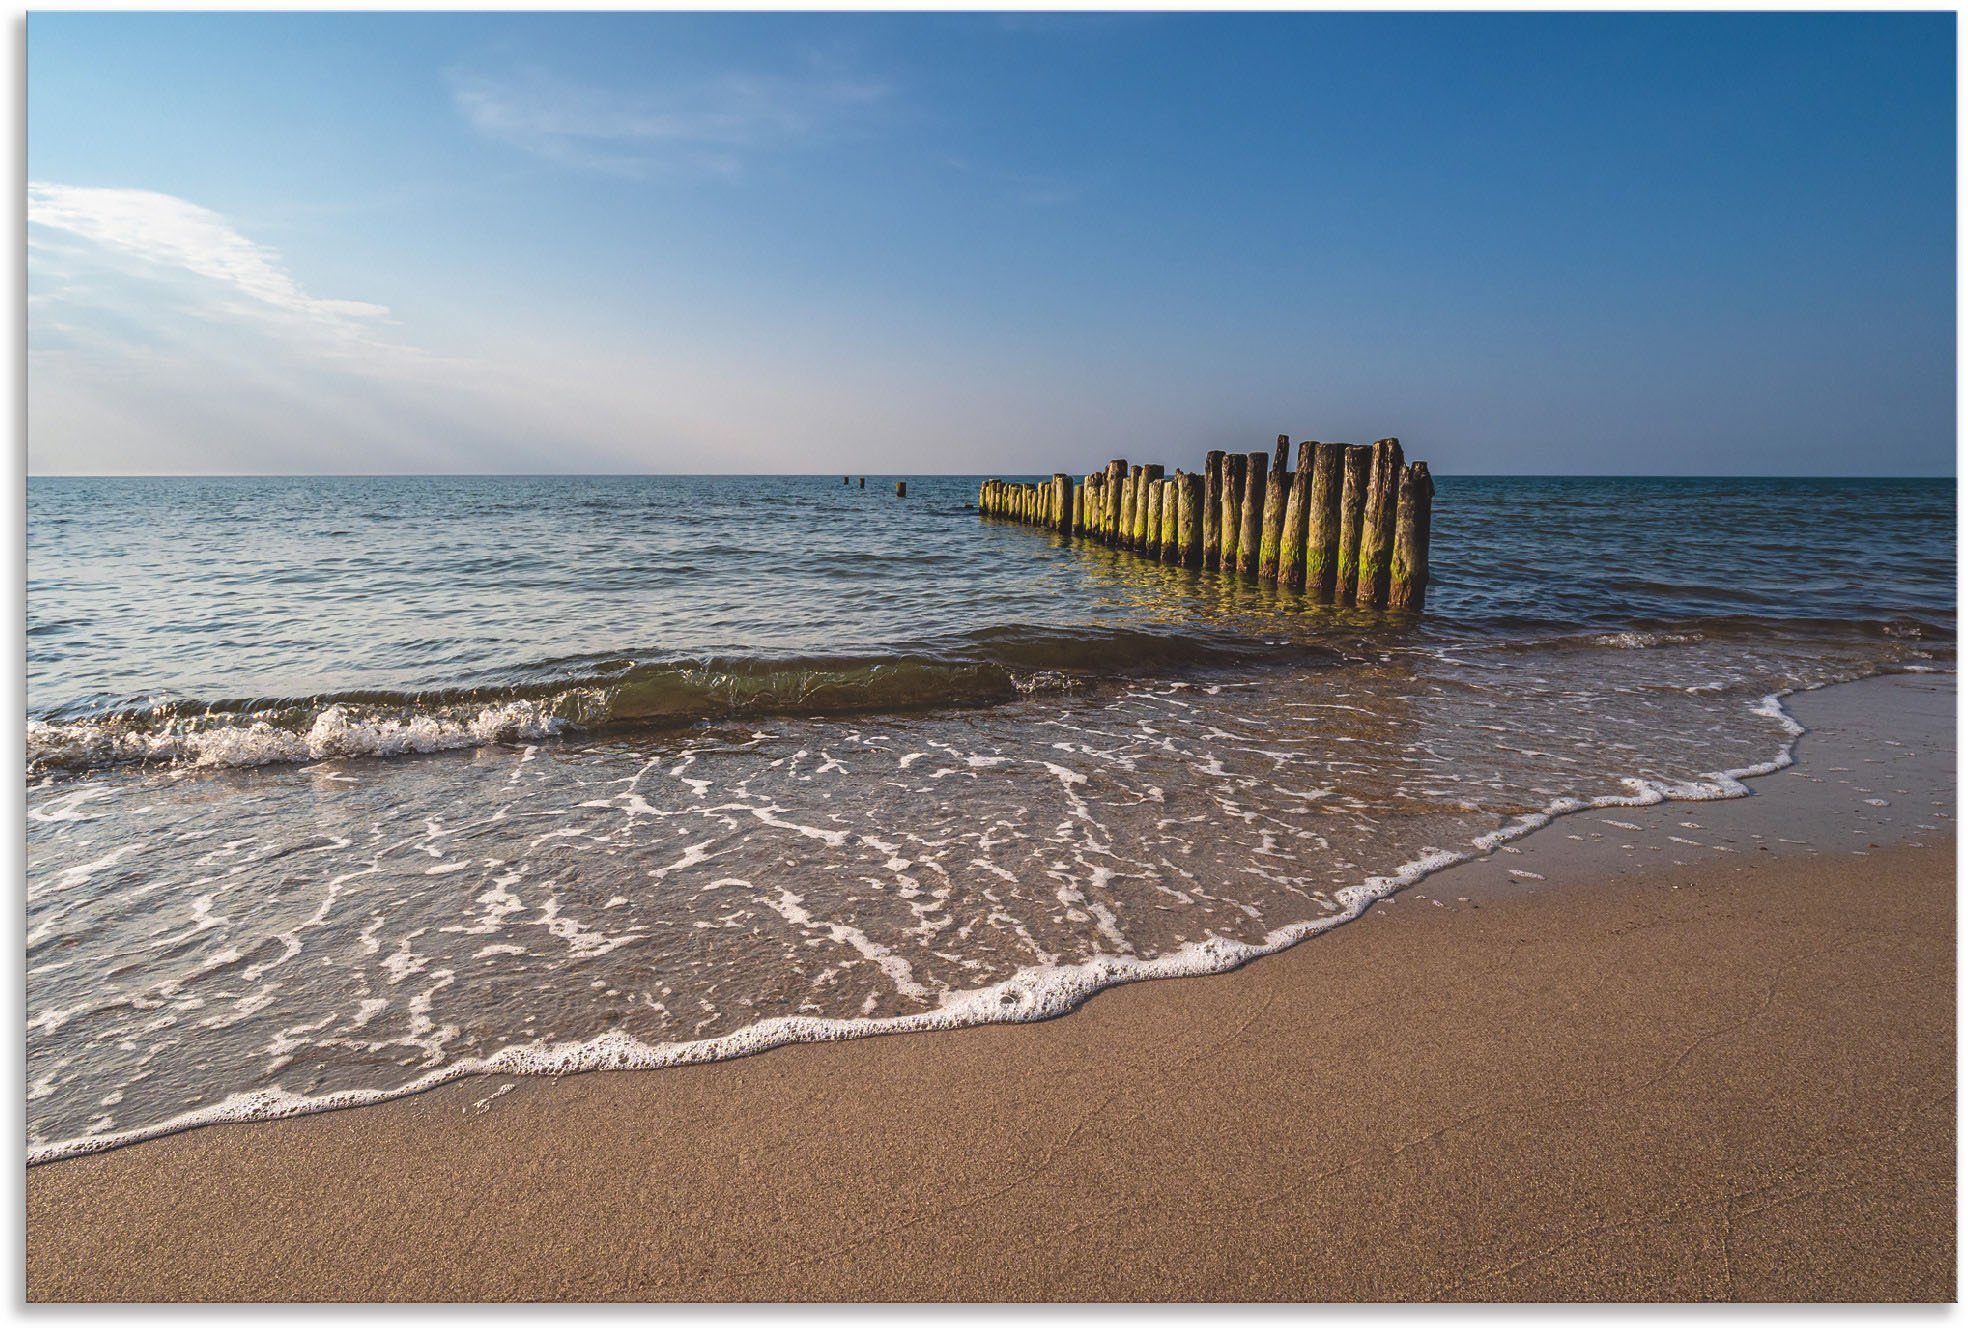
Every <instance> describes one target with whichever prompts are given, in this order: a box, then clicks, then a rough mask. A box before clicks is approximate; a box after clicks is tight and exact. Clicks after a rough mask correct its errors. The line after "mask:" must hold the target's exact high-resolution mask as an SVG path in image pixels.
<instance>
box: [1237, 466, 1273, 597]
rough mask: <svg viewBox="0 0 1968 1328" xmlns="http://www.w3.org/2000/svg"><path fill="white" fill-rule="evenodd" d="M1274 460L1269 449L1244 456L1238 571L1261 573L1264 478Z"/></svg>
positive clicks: (1238, 518) (1249, 573) (1239, 519)
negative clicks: (1260, 554)
mask: <svg viewBox="0 0 1968 1328" xmlns="http://www.w3.org/2000/svg"><path fill="white" fill-rule="evenodd" d="M1270 460H1271V456H1270V454H1269V453H1268V452H1252V453H1250V454H1249V455H1248V456H1246V457H1245V458H1244V493H1243V498H1242V500H1241V501H1240V502H1239V503H1238V505H1237V571H1238V573H1239V574H1240V575H1242V576H1246V577H1254V576H1256V575H1257V558H1258V544H1259V541H1260V540H1261V538H1262V536H1263V531H1264V478H1265V475H1266V473H1267V467H1268V464H1269V462H1270Z"/></svg>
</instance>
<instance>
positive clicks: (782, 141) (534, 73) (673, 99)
mask: <svg viewBox="0 0 1968 1328" xmlns="http://www.w3.org/2000/svg"><path fill="white" fill-rule="evenodd" d="M446 77H447V78H448V80H449V82H450V85H451V99H452V102H453V104H454V105H455V106H456V107H457V109H458V112H459V114H461V115H462V116H463V117H464V118H465V121H466V123H468V124H470V125H471V126H472V128H474V129H476V130H477V131H478V132H479V133H481V134H484V135H486V136H487V137H488V138H493V139H497V140H499V141H500V142H503V143H508V144H510V145H512V146H514V147H517V148H522V149H524V150H526V151H528V152H532V153H534V154H536V155H538V156H541V157H545V158H547V159H548V160H551V161H556V162H560V163H562V164H563V165H569V166H577V167H581V168H584V169H588V170H597V171H606V172H610V173H613V174H618V175H626V176H639V175H643V174H645V173H647V172H648V171H649V170H651V169H652V168H655V167H661V166H672V167H685V168H692V169H697V170H702V171H706V172H709V173H712V174H717V175H724V176H731V175H735V174H737V173H739V171H740V170H741V169H742V168H743V165H744V162H745V160H746V158H748V157H749V156H751V155H753V154H756V153H761V152H769V151H778V150H784V149H787V148H791V147H795V146H799V145H802V144H810V143H812V142H815V141H818V140H821V139H824V138H826V137H827V136H829V135H831V134H833V133H835V132H838V131H840V130H842V129H844V128H845V127H847V125H848V124H849V123H850V122H851V121H852V120H853V119H854V117H856V116H857V115H858V114H860V113H861V112H863V111H865V110H866V109H867V108H869V107H871V106H873V105H875V104H876V103H878V102H881V101H883V100H884V99H886V98H887V97H888V96H889V88H888V87H887V86H886V85H885V84H883V83H880V82H877V81H875V80H872V79H868V78H863V77H857V76H853V75H850V74H846V73H843V72H840V71H838V70H832V69H828V68H825V67H821V66H816V67H815V68H814V69H812V70H811V71H810V72H808V73H806V74H802V75H790V76H789V75H774V74H727V75H725V76H723V77H720V78H716V79H711V80H708V81H704V82H699V83H695V84H691V85H687V86H676V87H669V88H664V89H661V90H658V91H650V92H638V93H622V92H614V91H609V90H605V89H600V88H592V87H584V86H581V85H579V84H575V83H570V82H567V81H565V80H563V79H560V78H557V77H555V76H554V75H552V74H550V73H547V72H546V71H544V70H540V69H526V70H521V71H518V72H516V73H513V74H506V75H492V74H486V73H482V72H474V71H470V70H463V69H453V70H450V71H448V72H447V75H446Z"/></svg>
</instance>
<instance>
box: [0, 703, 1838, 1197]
mask: <svg viewBox="0 0 1968 1328" xmlns="http://www.w3.org/2000/svg"><path fill="white" fill-rule="evenodd" d="M1790 694H1791V691H1790V689H1786V690H1784V691H1780V692H1773V693H1770V694H1769V695H1766V696H1764V697H1763V698H1762V699H1761V700H1760V701H1758V702H1757V703H1756V705H1755V706H1754V707H1753V709H1754V711H1755V713H1757V714H1760V715H1763V716H1764V717H1766V718H1769V719H1772V720H1775V721H1777V722H1778V723H1779V724H1780V725H1781V726H1782V729H1783V732H1784V738H1783V741H1782V743H1781V745H1780V746H1779V748H1778V750H1777V752H1776V754H1775V755H1774V756H1773V757H1771V758H1770V759H1769V760H1767V761H1762V762H1758V763H1756V764H1754V765H1749V766H1741V767H1738V768H1735V769H1732V770H1722V771H1716V772H1713V773H1711V774H1706V775H1702V776H1699V777H1698V778H1697V779H1695V780H1690V781H1676V782H1667V781H1661V780H1654V779H1646V778H1639V777H1629V778H1626V779H1623V780H1622V781H1621V783H1622V784H1623V785H1624V786H1625V788H1626V790H1627V791H1626V792H1625V793H1615V794H1607V795H1604V796H1601V797H1597V798H1579V797H1560V798H1556V799H1553V800H1552V801H1551V802H1549V803H1547V804H1546V805H1545V806H1544V807H1542V808H1540V809H1539V810H1537V811H1533V812H1529V813H1526V814H1524V815H1521V816H1518V817H1516V818H1515V819H1513V820H1512V821H1511V822H1510V823H1509V824H1507V825H1505V826H1502V827H1501V828H1499V829H1497V830H1493V831H1490V832H1488V833H1486V834H1483V835H1479V836H1477V837H1476V838H1475V839H1473V840H1471V841H1470V844H1469V847H1468V848H1467V849H1464V850H1462V851H1459V852H1458V851H1450V850H1446V849H1438V850H1432V851H1430V852H1427V853H1424V854H1423V855H1422V856H1421V857H1418V858H1415V859H1414V860H1412V861H1410V862H1407V863H1403V864H1402V865H1401V866H1400V867H1398V868H1397V869H1395V870H1394V871H1393V872H1391V873H1389V874H1388V875H1385V876H1369V877H1368V878H1366V879H1365V880H1364V881H1362V882H1360V883H1359V884H1357V885H1351V886H1346V887H1343V888H1341V889H1339V890H1337V891H1334V892H1333V895H1332V898H1333V899H1334V900H1335V901H1336V902H1337V903H1338V904H1339V905H1340V908H1339V910H1338V911H1337V912H1334V913H1331V914H1327V915H1324V916H1321V917H1319V918H1315V919H1311V920H1309V921H1305V922H1296V923H1291V924H1288V925H1286V926H1283V927H1279V928H1276V929H1274V930H1273V931H1271V932H1270V933H1268V934H1267V935H1266V936H1265V937H1264V938H1263V939H1262V940H1260V941H1255V942H1245V941H1234V940H1229V939H1227V938H1224V937H1220V936H1215V935H1212V936H1209V937H1207V938H1205V939H1203V940H1201V941H1192V942H1189V943H1187V944H1185V945H1183V946H1181V947H1180V948H1178V949H1176V950H1173V951H1170V952H1169V953H1167V954H1164V955H1158V956H1156V957H1155V958H1153V959H1140V958H1135V957H1132V956H1123V955H1101V956H1098V957H1096V958H1093V959H1090V960H1087V961H1085V962H1082V963H1076V964H1063V965H1050V966H1041V965H1034V966H1030V967H1026V968H1023V969H1020V970H1019V971H1018V972H1017V973H1015V974H1014V975H1012V976H1011V977H1009V978H1007V979H1005V980H1004V981H1002V982H998V983H994V984H993V985H991V986H988V987H980V988H975V989H972V990H970V991H965V992H958V993H953V994H952V995H951V996H950V997H949V998H947V999H946V1000H945V1001H944V1002H943V1004H941V1005H940V1006H938V1007H937V1008H936V1009H934V1010H928V1011H923V1012H921V1013H918V1014H907V1015H891V1016H886V1017H869V1018H861V1019H853V1018H828V1017H820V1016H809V1015H785V1016H777V1017H774V1018H770V1019H763V1020H760V1021H759V1022H758V1023H755V1024H751V1025H748V1026H746V1027H744V1028H740V1029H736V1030H734V1031H732V1032H730V1033H726V1034H723V1035H722V1036H719V1037H713V1038H699V1039H694V1040H689V1041H680V1042H664V1043H650V1042H645V1041H643V1040H642V1039H639V1038H636V1037H634V1036H632V1035H630V1034H628V1033H625V1032H622V1031H620V1030H611V1031H609V1032H606V1033H603V1034H600V1035H599V1036H597V1037H593V1038H588V1039H585V1040H580V1041H566V1042H538V1043H528V1044H521V1045H515V1046H508V1047H503V1048H501V1049H499V1050H498V1051H496V1052H493V1053H492V1054H490V1055H487V1056H479V1057H470V1058H467V1059H463V1060H458V1061H454V1062H452V1063H451V1064H449V1065H445V1066H441V1067H439V1068H437V1069H434V1070H431V1071H430V1072H428V1073H427V1074H424V1075H421V1076H419V1077H418V1078H416V1079H413V1080H411V1081H409V1082H408V1083H406V1084H402V1085H400V1086H398V1087H395V1088H366V1089H350V1090H345V1091H341V1092H335V1093H324V1094H317V1095H308V1094H303V1093H294V1092H291V1091H289V1090H287V1089H284V1088H280V1087H277V1086H276V1087H273V1088H267V1089H257V1090H254V1091H251V1092H245V1093H235V1094H232V1095H231V1096H229V1097H227V1098H225V1099H224V1100H222V1101H220V1102H217V1103H215V1104H213V1105H211V1106H207V1107H201V1108H198V1109H195V1110H193V1111H188V1112H183V1113H180V1114H179V1115H176V1116H172V1117H169V1118H168V1119H165V1120H161V1121H156V1122H153V1123H151V1124H148V1125H141V1126H134V1127H132V1128H130V1129H127V1130H117V1131H109V1132H105V1133H102V1134H98V1135H87V1136H83V1137H80V1138H74V1139H65V1140H58V1141H55V1142H52V1143H46V1144H40V1145H33V1146H30V1147H29V1149H28V1156H27V1161H28V1165H29V1166H34V1165H38V1164H40V1163H44V1162H54V1161H58V1160H60V1159H62V1158H69V1157H77V1156H81V1155H83V1154H88V1153H98V1152H104V1151H107V1150H109V1149H112V1148H118V1147H122V1146H123V1145H126V1144H132V1143H139V1142H142V1141H143V1140H146V1139H154V1138H157V1137H159V1136H162V1135H167V1134H175V1133H178V1132H180V1131H182V1130H188V1129H193V1128H196V1127H198V1126H202V1125H211V1124H218V1123H221V1122H238V1121H254V1120H276V1119H281V1118H284V1117H289V1116H300V1115H308V1114H312V1113H315V1112H321V1111H333V1110H338V1109H341V1108H345V1107H356V1106H367V1105H371V1104H374V1103H378V1102H384V1101H388V1100H390V1099H392V1098H400V1097H408V1096H411V1095H413V1094H417V1093H424V1092H428V1091H430V1090H431V1089H434V1088H439V1087H442V1086H444V1085H445V1084H449V1083H454V1082H456V1081H458V1080H461V1079H467V1078H473V1077H478V1076H485V1075H517V1076H540V1075H551V1076H559V1075H564V1074H574V1073H580V1072H583V1071H589V1070H610V1069H615V1070H651V1069H664V1068H668V1067H671V1066H678V1065H696V1064H703V1063H705V1062H709V1061H719V1060H733V1059H736V1058H738V1057H741V1056H749V1055H755V1054H757V1053H759V1052H763V1051H769V1050H772V1049H773V1048H775V1047H782V1046H786V1045H789V1044H792V1043H799V1042H839V1041H847V1040H850V1039H855V1038H864V1037H874V1036H878V1035H881V1034H886V1033H910V1032H928V1031H934V1030H940V1029H952V1028H964V1027H972V1026H975V1025H979V1024H1016V1023H1033V1022H1037V1021H1039V1020H1043V1019H1052V1018H1057V1017H1058V1016H1060V1015H1063V1014H1067V1013H1069V1012H1070V1011H1072V1010H1074V1009H1076V1008H1078V1007H1079V1006H1080V1005H1082V1004H1084V1003H1085V1002H1086V1001H1087V1000H1088V999H1089V998H1090V997H1092V996H1093V995H1094V994H1095V993H1097V992H1099V991H1102V990H1104V989H1105V988H1108V987H1113V986H1118V985H1121V984H1123V983H1130V982H1143V981H1148V980H1151V979H1155V978H1168V977H1193V976H1202V975H1207V974H1213V973H1224V972H1228V971H1229V970H1231V969H1234V968H1238V967H1241V966H1242V965H1244V964H1246V963H1249V962H1250V961H1251V960H1253V959H1256V958H1259V957H1261V956H1263V955H1268V954H1275V953H1277V952H1278V951H1281V950H1285V949H1289V948H1290V947H1292V946H1294V945H1296V944H1298V943H1299V942H1300V941H1303V940H1305V939H1307V938H1309V937H1312V936H1317V935H1319V934H1321V933H1323V932H1327V931H1330V930H1332V929H1333V928H1335V927H1338V926H1341V925H1342V924H1344V923H1347V922H1351V921H1353V920H1354V919H1355V918H1358V917H1359V916H1361V915H1362V914H1363V913H1365V912H1366V911H1367V910H1368V909H1369V908H1371V907H1372V906H1373V905H1374V904H1376V903H1378V902H1379V901H1381V900H1383V899H1385V898H1387V897H1388V896H1389V895H1392V894H1394V893H1396V892H1397V891H1400V890H1404V889H1406V888H1408V887H1409V886H1412V885H1414V884H1416V883H1418V882H1420V881H1422V880H1424V879H1425V878H1427V877H1429V876H1431V875H1433V874H1435V873H1436V872H1438V871H1441V870H1442V869H1444V868H1446V867H1452V866H1455V865H1456V864H1458V863H1462V862H1468V861H1471V860H1474V859H1477V858H1482V857H1487V856H1489V855H1490V854H1492V853H1494V852H1496V851H1497V850H1498V849H1500V848H1502V847H1503V846H1504V845H1505V844H1508V843H1510V842H1511V841H1512V840H1516V839H1521V838H1522V837H1523V836H1525V835H1528V834H1530V833H1531V832H1533V831H1535V830H1538V829H1541V828H1543V827H1544V826H1547V825H1549V824H1551V823H1552V822H1553V821H1554V820H1556V819H1558V818H1559V817H1561V816H1565V815H1569V814H1572V813H1576V812H1582V811H1590V810H1594V809H1599V808H1610V807H1647V806H1653V805H1654V804H1656V803H1661V802H1667V801H1715V800H1719V799H1726V798H1740V797H1744V796H1747V795H1748V793H1749V791H1750V790H1749V788H1748V786H1747V785H1746V784H1744V783H1743V781H1744V780H1746V779H1753V778H1756V777H1758V776H1761V775H1769V774H1774V773H1775V772H1777V771H1779V770H1782V769H1784V768H1785V767H1787V766H1789V765H1791V764H1793V763H1794V762H1795V760H1796V748H1797V740H1798V738H1799V737H1801V736H1802V735H1803V733H1804V732H1805V729H1804V726H1803V725H1802V724H1800V723H1798V722H1797V720H1796V719H1795V718H1794V717H1793V716H1792V715H1791V714H1790V712H1789V711H1788V710H1786V709H1785V708H1784V705H1783V698H1784V697H1786V696H1788V695H1790Z"/></svg>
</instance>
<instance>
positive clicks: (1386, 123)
mask: <svg viewBox="0 0 1968 1328" xmlns="http://www.w3.org/2000/svg"><path fill="white" fill-rule="evenodd" d="M1953 36H1954V26H1953V19H1952V16H1950V15H1947V14H1940V13H1919V14H1870V15H1867V14H1708V15H1701V14H1667V13H1657V14H1552V15H1540V14H1489V15H1480V14H1338V13H1334V14H1276V15H1187V14H1146V15H1137V14H1098V13H1096V14H1085V15H1060V14H934V15H906V14H861V15H822V14H738V15H691V14H585V15H572V14H570V15H540V14H531V15H529V14H462V13H461V14H380V13H367V14H362V13H343V14H243V13H242V14H164V13H151V14H138V13H129V14H85V13H37V14H34V15H31V16H30V18H29V20H28V42H27V63H28V75H29V77H28V110H29V115H28V131H27V152H28V172H27V173H28V185H27V198H28V227H27V243H28V275H27V283H28V369H27V384H28V470H29V473H30V474H31V475H34V476H37V477H48V478H54V477H57V476H89V475H128V476H132V477H136V476H152V477H155V476H166V475H178V474H187V475H188V474H201V475H208V476H215V477H216V476H229V477H256V476H283V475H371V474H376V475H381V474H400V475H422V474H439V475H465V474H513V475H562V474H565V475H582V474H628V475H662V474H678V475H686V474H815V475H828V474H835V475H838V474H842V473H847V474H853V475H862V474H866V475H868V476H870V477H871V478H872V477H874V476H875V475H877V474H886V475H892V476H903V477H906V476H910V475H979V474H996V475H1014V474H1046V473H1051V472H1052V471H1054V470H1057V469H1061V468H1065V469H1068V470H1069V471H1073V472H1076V473H1084V472H1085V471H1087V470H1091V469H1093V468H1095V467H1096V466H1098V465H1099V464H1101V463H1102V462H1104V461H1105V460H1106V459H1107V458H1108V457H1110V456H1127V457H1129V458H1130V459H1140V460H1156V461H1161V462H1164V463H1167V464H1171V465H1185V464H1188V459H1190V458H1193V459H1194V460H1195V461H1197V462H1200V459H1201V457H1202V455H1203V453H1204V451H1205V450H1207V449H1210V448H1223V449H1226V450H1234V451H1250V450H1256V449H1259V448H1262V447H1265V446H1266V445H1267V444H1268V443H1269V441H1270V440H1271V439H1272V438H1273V437H1274V436H1275V435H1276V434H1277V433H1278V432H1279V431H1280V430H1283V429H1290V430H1293V431H1294V432H1293V434H1292V436H1293V437H1294V439H1297V438H1303V437H1318V438H1324V439H1331V440H1337V441H1348V442H1366V441H1371V440H1372V439H1374V438H1378V437H1383V436H1388V435H1393V436H1398V437H1400V438H1402V439H1403V441H1404V443H1405V444H1406V445H1407V447H1408V450H1409V452H1410V453H1411V454H1412V455H1416V456H1422V457H1426V458H1428V459H1429V460H1430V461H1431V462H1432V463H1433V464H1434V466H1435V469H1436V471H1437V473H1440V474H1444V475H1469V476H1475V475H1540V476H1550V475H1579V476H1624V475H1631V476H1634V477H1656V476H1689V477H1696V476H1716V477H1728V478H1751V477H1772V478H1789V477H1799V478H1806V477H1878V478H1921V477H1931V476H1952V475H1953V474H1954V469H1955V461H1954V458H1955V419H1956V416H1955V390H1956V389H1955V382H1954V373H1955V346H1954V342H1955V309H1954V302H1955V189H1954V160H1955V158H1954V141H1953V140H1954V76H1955V71H1954V42H1953ZM821 460H824V461H825V462H826V463H827V464H825V465H820V466H815V462H816V461H821ZM1860 461H1863V462H1865V463H1866V466H1865V468H1864V469H1860V468H1858V467H1857V464H1856V463H1858V462H1860ZM925 463H928V465H929V468H920V467H923V466H924V465H925ZM809 467H814V468H812V469H809Z"/></svg>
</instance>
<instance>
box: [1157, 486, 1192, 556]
mask: <svg viewBox="0 0 1968 1328" xmlns="http://www.w3.org/2000/svg"><path fill="white" fill-rule="evenodd" d="M1184 478H1185V476H1184V475H1183V473H1182V472H1181V471H1179V470H1178V471H1176V472H1175V474H1174V475H1172V476H1170V477H1169V478H1168V479H1165V480H1163V481H1162V537H1161V538H1160V539H1159V540H1157V541H1156V542H1155V556H1156V558H1157V559H1158V560H1159V561H1161V562H1165V563H1174V562H1180V561H1182V545H1181V544H1180V543H1179V542H1178V539H1177V527H1178V525H1179V524H1180V517H1181V512H1180V508H1181V506H1182V481H1183V479H1184Z"/></svg>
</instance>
